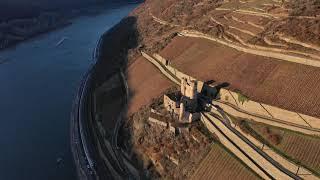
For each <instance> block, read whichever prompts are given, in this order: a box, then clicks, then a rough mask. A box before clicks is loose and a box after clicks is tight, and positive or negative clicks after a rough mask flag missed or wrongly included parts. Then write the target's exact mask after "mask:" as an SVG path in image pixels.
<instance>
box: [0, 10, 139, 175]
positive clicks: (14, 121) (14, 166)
mask: <svg viewBox="0 0 320 180" xmlns="http://www.w3.org/2000/svg"><path fill="white" fill-rule="evenodd" d="M134 7H136V5H128V6H122V7H121V8H115V9H109V10H106V11H105V12H104V13H102V14H100V15H97V16H91V17H80V18H77V19H75V20H74V21H73V24H72V25H70V26H67V27H65V28H63V29H59V30H56V31H53V32H50V33H47V34H44V35H41V36H40V37H37V38H35V39H33V40H29V41H26V42H24V43H22V44H20V45H18V46H16V47H13V48H10V49H7V50H4V51H1V52H0V61H1V59H5V61H4V62H3V63H2V64H1V63H0V82H1V86H0V122H1V125H0V180H72V179H76V178H77V176H76V173H75V166H74V164H73V159H72V154H71V150H70V112H71V106H72V100H73V98H74V96H75V93H76V90H77V87H78V85H79V82H80V80H81V77H82V75H83V74H84V73H85V72H86V71H87V69H88V67H89V66H90V64H92V63H93V62H92V52H93V50H94V48H95V45H96V43H97V40H98V39H99V37H100V35H102V34H103V33H104V32H105V31H107V30H108V29H110V28H111V27H112V26H113V25H115V24H116V23H117V22H119V21H120V20H121V19H122V18H123V17H124V16H126V15H127V14H128V13H129V12H130V11H131V10H132V9H133V8H134ZM64 37H66V39H65V40H64V41H63V42H62V43H61V44H60V46H56V44H57V43H58V42H59V41H61V39H62V38H64ZM60 160H61V162H60V163H57V161H60Z"/></svg>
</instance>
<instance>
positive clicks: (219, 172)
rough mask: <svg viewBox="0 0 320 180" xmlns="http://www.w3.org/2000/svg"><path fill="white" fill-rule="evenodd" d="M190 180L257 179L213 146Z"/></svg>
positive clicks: (229, 156)
mask: <svg viewBox="0 0 320 180" xmlns="http://www.w3.org/2000/svg"><path fill="white" fill-rule="evenodd" d="M191 179H192V180H208V179H246V180H251V179H258V177H257V176H256V175H255V174H254V173H252V172H251V171H250V170H249V169H247V167H245V166H244V165H242V164H241V163H240V162H239V161H238V160H237V159H235V158H234V157H233V156H231V155H230V154H229V153H228V152H227V151H225V150H224V149H222V148H221V147H220V145H218V144H215V145H213V147H212V149H211V151H210V152H209V154H208V155H207V157H206V158H204V160H203V161H202V162H201V164H200V165H199V167H198V169H197V170H196V171H195V173H194V174H193V176H192V177H191Z"/></svg>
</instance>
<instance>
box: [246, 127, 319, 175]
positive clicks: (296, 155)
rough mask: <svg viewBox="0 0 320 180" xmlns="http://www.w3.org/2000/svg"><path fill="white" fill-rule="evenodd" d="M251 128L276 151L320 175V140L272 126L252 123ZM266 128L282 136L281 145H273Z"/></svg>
mask: <svg viewBox="0 0 320 180" xmlns="http://www.w3.org/2000/svg"><path fill="white" fill-rule="evenodd" d="M250 127H251V128H253V129H254V130H255V131H256V132H258V133H259V134H260V135H261V136H262V137H264V138H265V139H266V140H267V141H268V142H269V143H271V144H272V146H274V147H275V148H276V149H278V150H280V151H281V152H284V153H285V154H286V155H288V156H290V157H291V158H293V159H295V161H298V162H301V164H303V165H304V166H306V167H308V168H309V169H312V170H313V171H315V172H317V173H318V174H320V148H319V147H320V138H316V137H312V136H307V135H302V134H298V133H295V132H291V131H287V130H281V129H278V128H274V127H272V126H267V125H263V124H254V123H252V124H251V123H250ZM266 128H268V129H269V130H268V131H271V132H273V133H276V134H280V135H281V140H280V143H279V144H277V145H276V144H274V143H272V142H271V141H270V140H269V139H268V138H267V136H266V133H265V131H266Z"/></svg>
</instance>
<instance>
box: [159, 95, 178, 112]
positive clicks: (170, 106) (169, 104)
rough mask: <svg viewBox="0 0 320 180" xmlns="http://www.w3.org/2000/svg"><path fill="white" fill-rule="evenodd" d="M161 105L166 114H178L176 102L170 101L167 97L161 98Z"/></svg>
mask: <svg viewBox="0 0 320 180" xmlns="http://www.w3.org/2000/svg"><path fill="white" fill-rule="evenodd" d="M163 105H164V107H165V108H166V110H167V111H168V112H171V113H175V114H179V108H177V107H178V102H176V101H174V100H172V99H170V97H169V96H167V95H164V96H163Z"/></svg>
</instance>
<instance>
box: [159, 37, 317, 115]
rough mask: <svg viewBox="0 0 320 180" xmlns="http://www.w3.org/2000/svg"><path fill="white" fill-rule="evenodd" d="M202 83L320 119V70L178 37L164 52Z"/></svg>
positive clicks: (176, 65) (174, 64)
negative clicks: (227, 86)
mask: <svg viewBox="0 0 320 180" xmlns="http://www.w3.org/2000/svg"><path fill="white" fill-rule="evenodd" d="M160 54H161V55H162V56H163V57H165V58H167V59H168V60H170V61H171V62H172V64H173V66H175V67H176V68H178V69H179V70H181V71H182V72H185V73H186V74H189V75H192V76H194V77H196V78H198V79H200V80H203V81H208V80H214V81H217V82H218V83H223V82H227V83H229V84H230V89H234V90H235V89H238V90H241V91H242V93H243V94H244V95H246V96H247V97H249V98H250V99H252V100H254V101H257V102H262V103H266V104H270V105H273V106H277V107H280V108H283V109H287V110H291V111H294V112H300V113H303V114H307V115H311V116H315V117H320V94H319V93H320V92H319V90H318V89H319V88H320V78H318V77H320V69H319V68H315V67H311V66H306V65H301V64H295V63H290V62H285V61H279V60H275V59H271V58H266V57H261V56H255V55H251V54H246V53H242V52H239V51H236V50H234V49H232V48H228V47H225V46H221V45H219V44H216V43H214V42H212V41H209V40H204V39H199V38H186V37H176V38H174V39H173V40H172V42H171V43H170V44H169V45H168V46H167V47H166V48H165V49H164V50H163V51H161V53H160Z"/></svg>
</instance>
